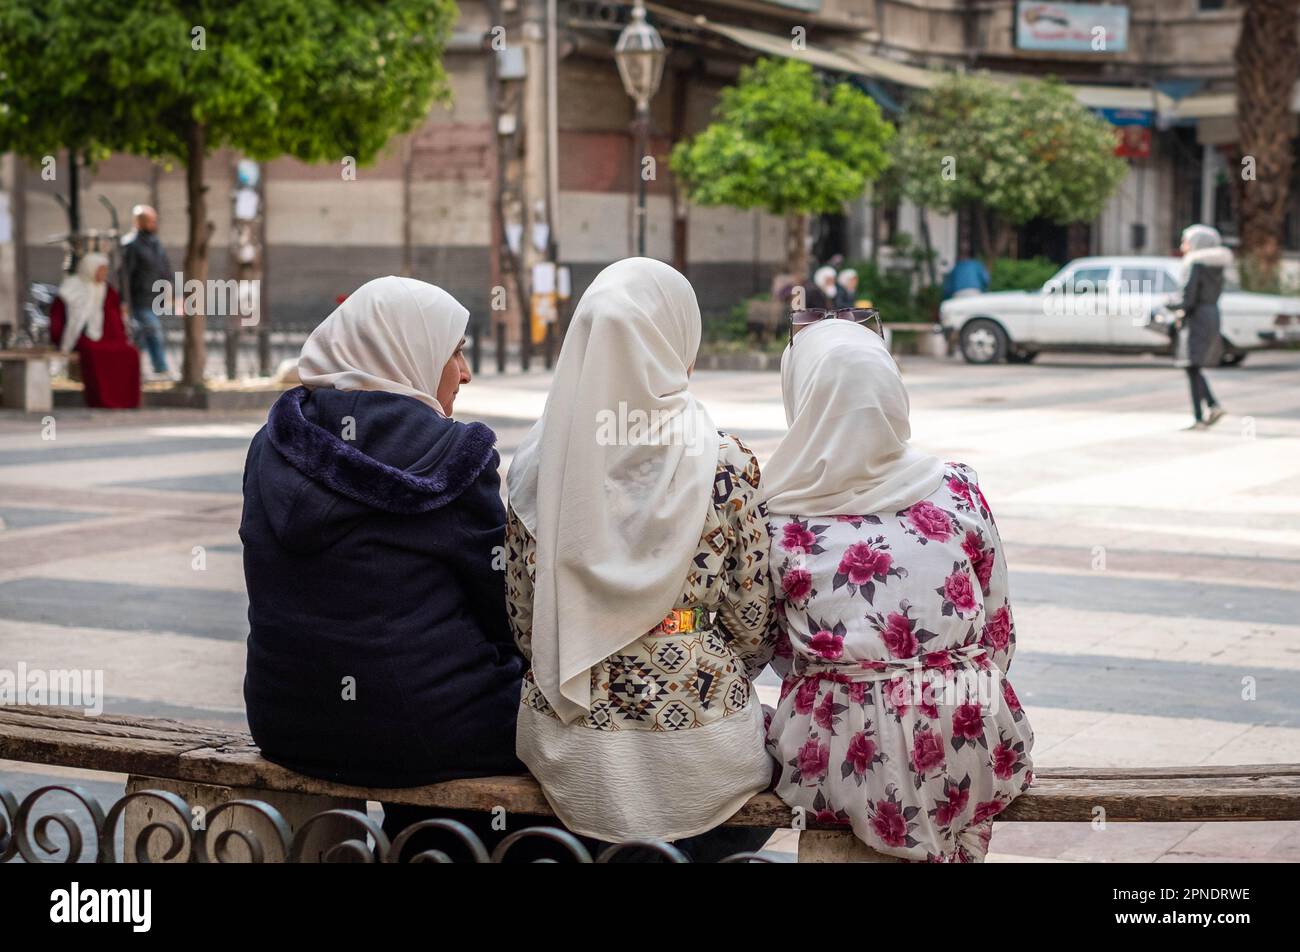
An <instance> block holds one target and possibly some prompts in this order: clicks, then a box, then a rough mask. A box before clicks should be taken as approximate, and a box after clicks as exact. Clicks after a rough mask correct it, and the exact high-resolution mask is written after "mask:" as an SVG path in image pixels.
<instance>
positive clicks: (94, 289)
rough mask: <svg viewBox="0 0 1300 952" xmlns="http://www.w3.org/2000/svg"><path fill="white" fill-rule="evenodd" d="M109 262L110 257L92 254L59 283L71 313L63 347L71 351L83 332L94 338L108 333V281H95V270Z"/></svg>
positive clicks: (60, 292)
mask: <svg viewBox="0 0 1300 952" xmlns="http://www.w3.org/2000/svg"><path fill="white" fill-rule="evenodd" d="M107 264H108V257H107V256H106V255H101V254H97V253H91V254H88V255H86V256H85V257H84V258H82V259H81V260H80V261H79V262H77V270H76V272H75V273H74V274H70V275H68V276H67V277H66V278H64V279H63V281H62V283H61V284H59V297H61V298H62V299H63V308H64V311H65V313H66V315H67V317H66V323H65V324H64V325H63V339H62V341H61V342H60V344H59V349H60V350H61V351H63V352H64V353H65V354H67V353H71V352H72V349H73V348H74V347H76V346H77V341H78V340H80V339H81V335H82V334H85V335H86V337H88V338H89V339H90V340H99V339H100V338H101V337H103V336H104V297H105V296H106V295H107V294H108V284H107V282H104V281H96V280H95V272H96V271H98V270H99V269H100V268H102V267H104V266H105V265H107Z"/></svg>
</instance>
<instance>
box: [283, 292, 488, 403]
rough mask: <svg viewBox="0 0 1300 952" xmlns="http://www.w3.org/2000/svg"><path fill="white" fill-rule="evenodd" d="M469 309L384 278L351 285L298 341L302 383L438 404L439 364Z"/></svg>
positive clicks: (459, 334) (448, 298) (454, 343)
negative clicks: (340, 300) (399, 395)
mask: <svg viewBox="0 0 1300 952" xmlns="http://www.w3.org/2000/svg"><path fill="white" fill-rule="evenodd" d="M468 324H469V311H467V310H466V309H465V308H464V307H463V306H461V304H460V302H458V301H457V300H456V299H455V298H454V297H452V296H451V295H450V294H448V293H447V292H446V291H444V290H443V289H442V288H439V287H434V286H433V285H432V284H427V283H425V282H424V281H417V280H415V279H414V278H399V277H395V276H393V275H389V276H388V277H386V278H375V279H374V280H373V281H367V282H366V283H365V284H363V285H361V287H359V288H357V290H355V291H354V292H352V294H350V295H349V296H348V298H347V299H346V300H345V301H344V302H343V303H342V304H340V305H339V306H338V307H337V308H336V309H335V310H334V312H333V313H332V314H330V316H329V317H327V318H325V320H324V321H322V322H321V324H320V326H319V327H317V328H316V329H315V330H314V331H312V332H311V336H310V337H308V338H307V342H306V343H305V344H303V345H302V355H301V356H300V357H299V358H298V378H299V379H300V380H301V381H302V382H303V385H304V386H306V387H311V388H315V387H325V388H333V389H334V390H387V391H389V392H390V393H402V394H405V395H406V396H408V397H414V398H415V399H417V400H419V401H420V402H422V403H425V404H428V405H429V406H431V407H433V409H435V410H437V411H438V412H439V413H441V414H442V415H443V416H446V415H447V414H446V412H445V411H444V410H443V408H442V406H441V404H439V403H438V397H437V393H438V381H439V380H441V379H442V369H443V367H445V366H446V364H447V361H449V360H451V357H452V354H454V353H455V352H456V347H457V346H458V345H459V344H460V341H461V338H462V337H464V336H465V327H466V326H467V325H468Z"/></svg>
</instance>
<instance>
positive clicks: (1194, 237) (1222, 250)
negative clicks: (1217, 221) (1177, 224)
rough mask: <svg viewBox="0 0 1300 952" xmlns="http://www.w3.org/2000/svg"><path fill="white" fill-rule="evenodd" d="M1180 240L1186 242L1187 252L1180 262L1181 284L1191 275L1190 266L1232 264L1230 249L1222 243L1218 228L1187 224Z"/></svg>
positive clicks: (1224, 266) (1185, 284)
mask: <svg viewBox="0 0 1300 952" xmlns="http://www.w3.org/2000/svg"><path fill="white" fill-rule="evenodd" d="M1182 240H1183V241H1185V242H1187V249H1188V250H1187V253H1186V254H1184V255H1183V259H1182V262H1181V267H1182V280H1183V286H1184V287H1186V286H1187V282H1188V281H1189V280H1190V279H1191V276H1192V266H1193V265H1196V264H1203V265H1206V266H1208V267H1211V268H1227V267H1229V266H1230V265H1231V264H1232V249H1231V248H1228V247H1226V246H1225V245H1224V244H1223V236H1222V235H1220V234H1219V232H1218V229H1216V228H1211V227H1210V226H1209V225H1189V226H1188V227H1187V228H1185V229H1183V234H1182Z"/></svg>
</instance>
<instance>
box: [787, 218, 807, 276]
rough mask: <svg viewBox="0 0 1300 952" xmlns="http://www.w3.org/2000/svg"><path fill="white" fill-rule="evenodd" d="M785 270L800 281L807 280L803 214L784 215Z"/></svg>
mask: <svg viewBox="0 0 1300 952" xmlns="http://www.w3.org/2000/svg"><path fill="white" fill-rule="evenodd" d="M785 270H786V272H787V273H788V274H793V275H798V277H799V280H800V281H807V280H808V215H807V214H806V213H804V212H786V215H785Z"/></svg>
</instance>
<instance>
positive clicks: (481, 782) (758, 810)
mask: <svg viewBox="0 0 1300 952" xmlns="http://www.w3.org/2000/svg"><path fill="white" fill-rule="evenodd" d="M0 760H12V761H22V762H26V763H32V764H41V765H52V766H61V767H74V768H81V769H85V770H92V771H104V772H109V773H121V774H127V775H128V778H129V779H128V781H127V792H128V793H133V792H137V791H142V790H165V791H170V792H172V793H175V794H177V795H179V796H181V797H182V798H184V799H185V800H186V801H187V802H188V803H189V804H190V805H191V806H203V807H204V808H205V809H210V808H212V807H213V806H216V805H217V804H220V803H224V802H227V801H229V800H234V799H241V798H251V799H257V800H261V801H264V802H266V803H270V804H271V805H272V806H274V807H276V809H277V810H279V811H280V812H281V813H282V814H283V815H284V817H285V818H286V820H287V821H288V823H289V825H290V826H291V827H293V828H295V829H296V828H297V827H298V825H299V824H300V823H301V822H303V821H304V820H305V819H306V818H308V817H310V816H313V815H315V814H317V813H320V812H321V811H324V810H328V809H333V808H337V807H340V806H343V807H354V808H355V807H357V806H360V807H361V808H362V809H364V801H366V800H379V801H384V802H389V803H404V804H412V805H418V806H427V807H443V808H449V809H450V808H454V809H461V810H481V811H484V812H489V811H491V810H493V809H494V808H498V807H502V808H504V809H505V810H506V813H507V816H511V815H529V816H540V817H552V816H553V813H552V811H551V808H550V806H549V805H548V804H547V802H546V800H545V798H544V797H543V796H542V792H541V789H540V788H539V787H538V785H537V782H536V781H535V780H533V779H532V778H531V777H526V776H525V777H490V778H483V779H478V780H453V781H450V782H448V783H439V784H432V785H430V786H424V787H403V788H397V789H391V790H385V789H376V788H363V787H354V786H349V785H347V784H338V783H331V782H329V781H324V780H317V779H315V778H312V777H306V776H303V775H301V774H297V773H294V772H293V771H291V770H287V769H285V768H284V767H281V766H278V765H277V764H273V763H271V762H270V761H267V760H264V759H263V758H262V757H261V756H260V755H259V753H258V751H257V748H256V747H255V746H254V745H253V743H252V740H251V738H250V737H249V736H248V735H247V734H244V733H241V732H237V731H226V730H221V729H216V728H211V727H205V726H200V725H195V724H186V723H183V722H181V721H175V720H168V719H162V718H143V717H121V716H116V715H108V714H105V715H100V716H98V717H87V716H86V715H84V714H83V713H81V712H80V711H75V710H69V709H65V708H53V707H0ZM152 809H153V808H152V807H149V806H148V805H147V804H146V803H144V802H143V801H140V802H139V806H138V807H137V806H134V805H133V806H129V807H128V809H127V810H126V815H125V817H124V822H125V828H126V833H127V836H128V837H134V836H136V835H138V833H139V831H140V830H141V829H142V828H143V827H144V826H145V825H146V824H147V823H149V822H151V820H152V816H153V814H152V812H151V811H152ZM1100 811H1104V812H1100ZM1099 817H1104V819H1105V821H1106V822H1119V823H1128V822H1174V821H1188V820H1191V821H1206V820H1300V764H1284V765H1259V766H1240V767H1238V766H1232V767H1152V768H1088V767H1066V768H1056V769H1045V770H1043V771H1042V772H1041V773H1038V774H1036V777H1035V781H1034V785H1033V786H1032V787H1031V788H1030V789H1029V790H1028V791H1027V792H1026V793H1024V794H1022V795H1021V796H1020V797H1019V798H1018V799H1016V800H1015V801H1014V802H1013V803H1012V804H1011V806H1010V807H1009V808H1008V809H1007V810H1006V811H1005V812H1004V813H1002V814H1000V815H999V817H998V820H999V821H1003V820H1016V821H1038V822H1047V821H1055V822H1080V823H1091V822H1094V821H1096V820H1097V819H1099ZM223 819H228V821H229V822H230V823H232V824H233V823H234V819H233V814H232V813H230V812H228V813H227V814H226V815H225V817H223ZM793 819H794V818H793V815H792V812H791V810H790V808H789V807H787V806H786V805H785V804H784V803H783V802H782V801H781V800H780V799H778V798H777V797H776V796H775V795H773V794H770V793H762V794H759V795H758V796H756V797H754V798H753V799H752V800H750V801H749V803H748V804H746V805H745V806H744V807H742V808H741V810H740V811H739V812H738V813H736V815H735V816H733V817H732V818H731V819H730V820H728V821H727V823H726V825H727V826H750V827H754V826H757V827H772V828H777V829H780V828H787V829H788V828H791V826H792V825H793ZM798 828H799V829H803V830H806V831H805V832H802V833H801V835H800V837H799V861H800V862H826V861H834V860H835V859H836V858H838V857H841V856H843V855H844V851H845V849H846V847H848V846H851V845H852V843H853V842H854V841H853V838H852V833H850V832H849V831H847V830H845V829H844V828H842V827H835V826H828V825H825V824H819V823H817V822H816V820H815V819H814V818H813V817H812V816H808V817H807V818H806V824H804V825H803V826H800V827H798ZM128 841H130V840H128Z"/></svg>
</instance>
